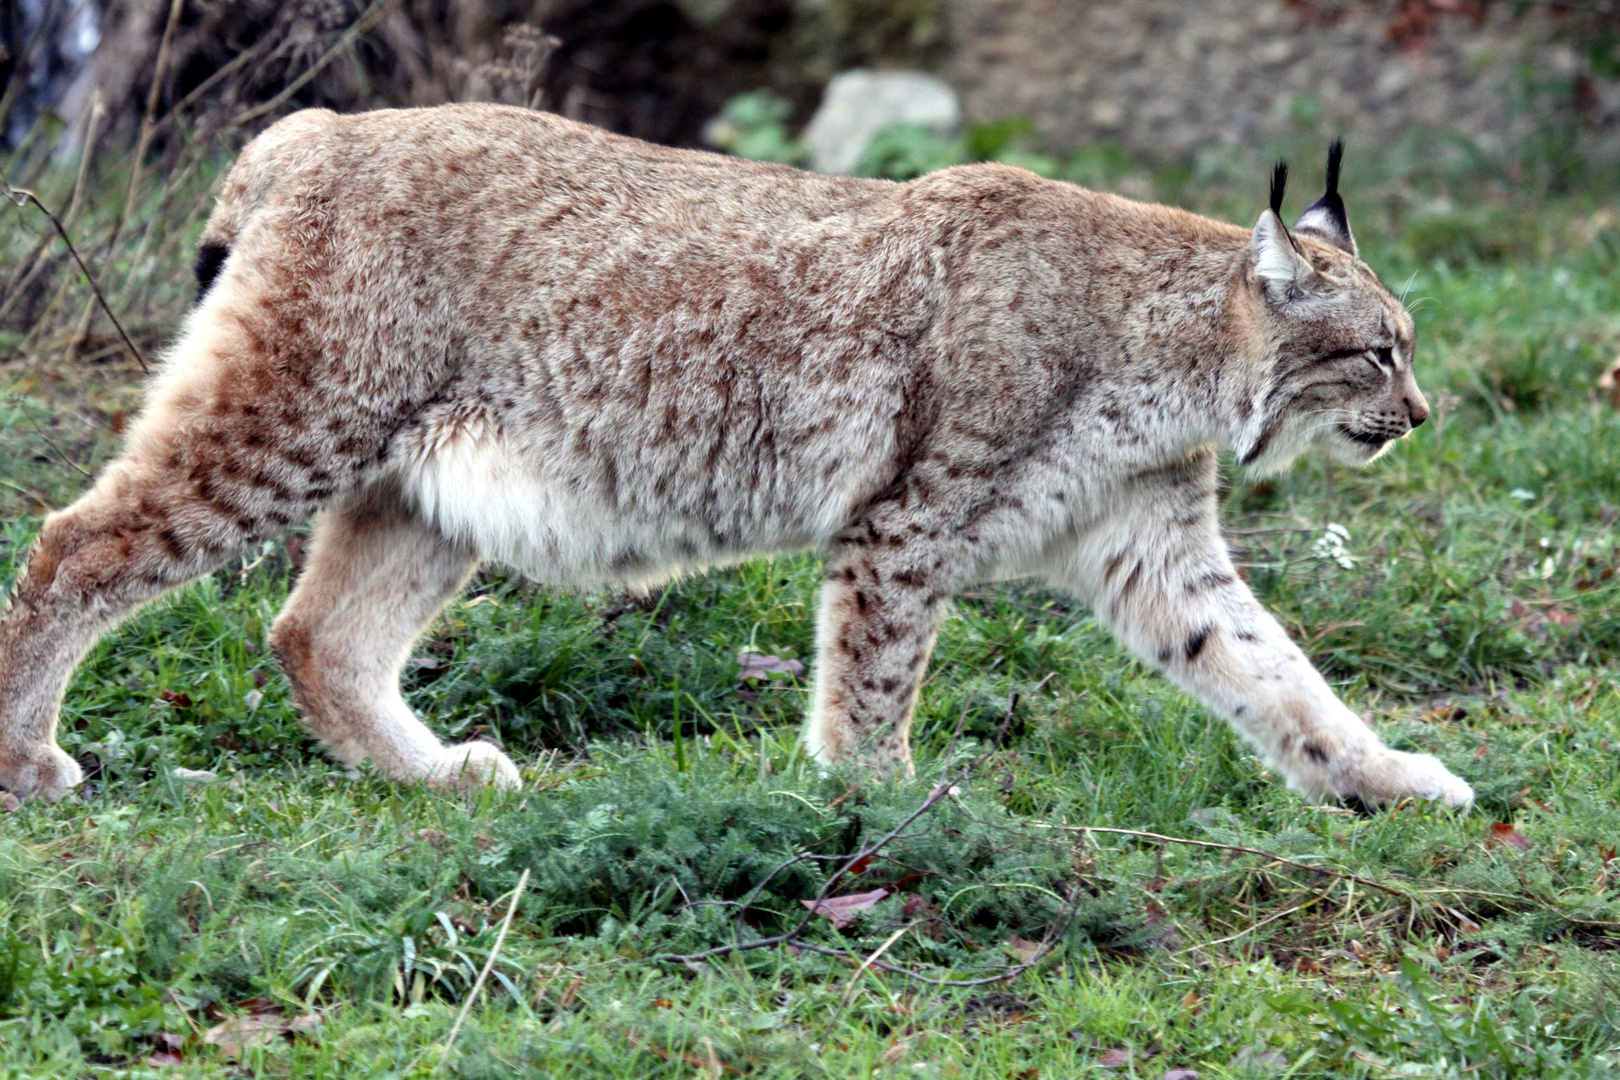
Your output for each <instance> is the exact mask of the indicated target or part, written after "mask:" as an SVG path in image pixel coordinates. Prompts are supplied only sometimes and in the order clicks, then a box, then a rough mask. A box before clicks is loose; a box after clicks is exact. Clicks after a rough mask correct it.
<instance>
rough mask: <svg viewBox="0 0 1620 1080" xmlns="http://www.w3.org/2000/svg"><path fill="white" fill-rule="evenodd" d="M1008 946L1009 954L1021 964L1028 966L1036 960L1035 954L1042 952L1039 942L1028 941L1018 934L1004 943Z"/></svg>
mask: <svg viewBox="0 0 1620 1080" xmlns="http://www.w3.org/2000/svg"><path fill="white" fill-rule="evenodd" d="M1002 944H1003V945H1004V946H1006V949H1007V954H1008V955H1009V956H1011V957H1012V958H1013V959H1014V960H1016V961H1018V962H1019V963H1020V964H1027V963H1029V962H1030V961H1031V960H1034V959H1035V954H1036V953H1038V952H1040V951H1041V943H1040V942H1038V941H1026V940H1025V939H1024V938H1021V937H1018V936H1017V935H1016V934H1015V935H1013V936H1012V937H1010V938H1008V939H1007V940H1006V941H1004V942H1002Z"/></svg>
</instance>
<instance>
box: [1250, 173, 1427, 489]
mask: <svg viewBox="0 0 1620 1080" xmlns="http://www.w3.org/2000/svg"><path fill="white" fill-rule="evenodd" d="M1338 154H1339V149H1338V147H1337V146H1335V150H1334V153H1333V155H1332V156H1331V157H1330V159H1329V166H1328V194H1327V195H1325V196H1323V198H1322V199H1321V200H1319V201H1318V202H1317V203H1316V204H1315V205H1314V206H1312V207H1311V208H1310V209H1309V210H1307V211H1306V212H1305V213H1304V214H1303V215H1302V216H1301V217H1300V219H1299V220H1298V221H1297V222H1295V224H1294V228H1293V230H1292V231H1291V232H1290V231H1289V230H1287V229H1284V228H1283V225H1282V221H1281V219H1280V218H1278V216H1277V213H1276V210H1275V206H1274V208H1273V209H1271V210H1268V211H1266V212H1265V213H1264V214H1262V216H1261V218H1260V221H1259V223H1258V224H1257V225H1256V226H1255V230H1254V249H1255V263H1256V268H1257V272H1258V282H1257V291H1258V292H1260V293H1261V294H1262V297H1263V300H1262V303H1261V305H1259V306H1262V307H1263V309H1264V315H1263V319H1264V320H1265V334H1266V336H1267V338H1268V339H1269V340H1270V341H1271V342H1272V343H1273V346H1272V348H1273V351H1272V359H1271V366H1270V368H1269V371H1268V372H1267V373H1266V381H1265V389H1264V392H1263V395H1262V400H1261V403H1260V406H1259V408H1258V409H1257V415H1258V420H1257V422H1256V424H1255V425H1254V432H1255V434H1254V437H1253V442H1252V443H1250V444H1248V445H1247V446H1243V445H1239V446H1238V456H1239V460H1240V461H1241V462H1242V463H1243V464H1244V465H1247V466H1249V467H1250V468H1252V469H1254V470H1256V471H1258V472H1273V471H1276V470H1278V469H1281V468H1283V467H1286V466H1287V465H1288V464H1289V463H1290V462H1291V461H1292V460H1293V459H1294V458H1295V457H1297V456H1298V455H1299V454H1300V453H1301V452H1303V451H1305V450H1306V449H1308V448H1310V447H1311V446H1316V447H1318V448H1320V449H1321V450H1323V451H1324V452H1326V453H1327V454H1329V455H1330V456H1332V457H1333V458H1335V459H1337V460H1339V461H1343V462H1345V463H1347V464H1351V465H1361V464H1364V463H1366V462H1368V461H1371V460H1372V459H1374V458H1376V457H1377V456H1378V455H1380V454H1382V453H1383V452H1384V451H1385V450H1386V449H1388V448H1389V445H1390V443H1392V442H1394V441H1395V440H1396V439H1400V438H1403V437H1404V436H1406V435H1407V434H1408V433H1410V432H1411V431H1412V429H1414V428H1416V427H1417V426H1418V425H1419V424H1422V423H1423V421H1424V420H1425V419H1426V418H1427V417H1428V415H1429V406H1428V403H1427V402H1426V401H1425V400H1424V398H1423V392H1422V391H1421V390H1419V389H1418V385H1417V380H1416V379H1415V378H1414V377H1413V372H1412V354H1413V347H1414V340H1415V332H1414V328H1413V325H1412V317H1411V315H1409V314H1408V313H1407V311H1406V308H1405V307H1404V306H1403V305H1402V304H1401V302H1400V301H1399V300H1397V299H1396V298H1395V297H1394V296H1392V295H1390V293H1389V291H1388V290H1387V289H1385V288H1384V286H1383V285H1382V283H1380V282H1379V280H1378V277H1377V275H1375V274H1374V273H1373V272H1372V270H1371V269H1370V268H1369V267H1368V266H1367V264H1365V263H1363V262H1362V261H1361V260H1360V258H1359V257H1358V256H1357V250H1356V244H1355V240H1354V239H1353V238H1352V237H1351V234H1350V226H1349V222H1348V221H1347V219H1346V218H1345V214H1344V204H1343V203H1342V202H1340V201H1339V199H1338V193H1337V187H1338V160H1339V159H1338ZM1273 202H1274V204H1275V203H1277V202H1280V191H1278V190H1276V189H1274V192H1273Z"/></svg>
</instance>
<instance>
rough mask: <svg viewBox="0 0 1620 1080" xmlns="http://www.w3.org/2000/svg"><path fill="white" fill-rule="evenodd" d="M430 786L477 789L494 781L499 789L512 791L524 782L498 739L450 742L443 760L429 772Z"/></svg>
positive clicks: (441, 757) (442, 756)
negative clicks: (453, 743)
mask: <svg viewBox="0 0 1620 1080" xmlns="http://www.w3.org/2000/svg"><path fill="white" fill-rule="evenodd" d="M427 782H428V785H429V786H430V787H437V788H450V789H451V790H454V791H477V790H478V789H480V788H483V787H485V786H487V785H489V784H494V785H495V788H496V790H498V791H512V790H514V789H516V788H519V787H522V786H523V778H522V777H521V776H519V775H518V770H517V766H516V765H514V764H512V759H511V758H509V757H507V756H506V755H505V754H503V753H501V751H500V749H499V748H498V747H497V746H495V744H494V743H487V742H466V743H461V744H460V745H458V746H449V747H446V748H445V749H444V752H443V753H442V755H441V756H440V758H439V764H438V765H437V766H435V767H434V769H433V771H432V772H431V773H429V774H428V777H427Z"/></svg>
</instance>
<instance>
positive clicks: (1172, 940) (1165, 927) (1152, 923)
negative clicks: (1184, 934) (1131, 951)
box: [1142, 900, 1181, 949]
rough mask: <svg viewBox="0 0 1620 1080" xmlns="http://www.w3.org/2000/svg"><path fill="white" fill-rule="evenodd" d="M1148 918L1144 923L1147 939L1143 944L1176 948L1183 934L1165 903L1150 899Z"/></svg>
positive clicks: (1147, 905) (1143, 927)
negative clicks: (1178, 929) (1177, 930)
mask: <svg viewBox="0 0 1620 1080" xmlns="http://www.w3.org/2000/svg"><path fill="white" fill-rule="evenodd" d="M1146 907H1147V918H1146V919H1145V920H1144V921H1143V923H1142V929H1143V930H1144V931H1146V935H1147V936H1146V940H1145V941H1144V942H1143V944H1145V945H1147V946H1148V947H1150V948H1154V949H1174V948H1175V947H1176V946H1178V945H1180V944H1181V935H1180V934H1179V933H1177V932H1176V924H1175V921H1174V920H1173V919H1171V918H1170V913H1169V912H1168V911H1166V910H1165V909H1164V905H1163V904H1161V903H1159V902H1158V901H1157V900H1149V901H1148V902H1147V904H1146Z"/></svg>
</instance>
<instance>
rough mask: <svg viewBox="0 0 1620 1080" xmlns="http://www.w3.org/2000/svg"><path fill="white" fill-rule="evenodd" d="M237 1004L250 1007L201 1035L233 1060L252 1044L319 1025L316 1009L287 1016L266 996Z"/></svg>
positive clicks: (205, 1041) (223, 1055)
mask: <svg viewBox="0 0 1620 1080" xmlns="http://www.w3.org/2000/svg"><path fill="white" fill-rule="evenodd" d="M239 1007H241V1008H245V1009H248V1010H250V1011H249V1012H248V1013H247V1014H246V1015H244V1016H233V1017H231V1018H230V1019H229V1020H226V1021H224V1022H223V1023H219V1024H215V1025H214V1026H213V1027H211V1028H209V1029H208V1030H207V1031H205V1032H203V1037H202V1041H203V1042H204V1043H205V1044H207V1045H209V1046H217V1047H219V1052H220V1056H222V1057H226V1058H231V1059H233V1060H234V1059H238V1058H240V1057H241V1056H242V1055H243V1053H245V1052H246V1051H247V1050H249V1049H251V1048H253V1047H255V1046H269V1045H271V1044H272V1043H274V1042H276V1041H277V1040H278V1039H283V1038H288V1039H290V1038H292V1037H293V1036H295V1035H308V1034H310V1033H311V1032H313V1031H314V1030H315V1029H316V1028H318V1027H320V1025H321V1018H320V1016H319V1015H317V1014H315V1013H309V1014H307V1015H304V1016H295V1017H293V1018H292V1019H290V1020H289V1019H288V1018H287V1017H286V1016H285V1015H283V1014H282V1012H281V1010H280V1009H279V1008H278V1007H276V1006H275V1005H274V1004H272V1003H271V1002H270V1000H269V999H268V998H252V999H250V1000H248V1001H244V1002H242V1004H241V1006H239Z"/></svg>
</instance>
